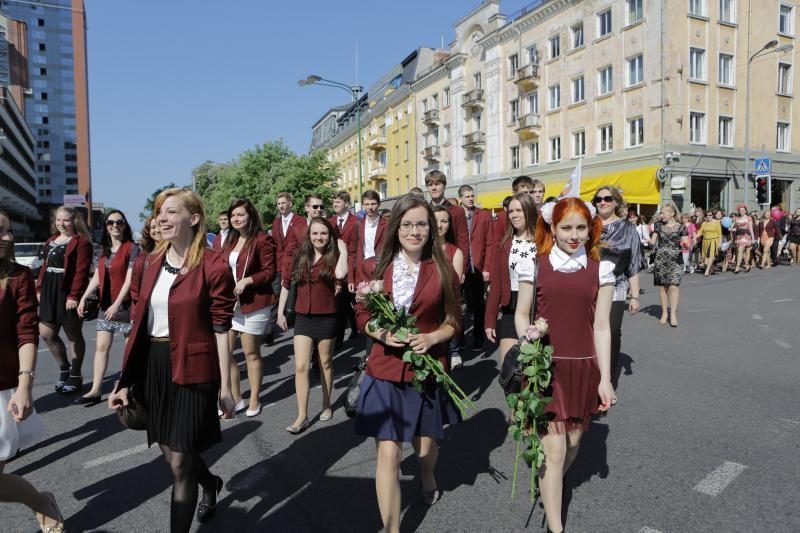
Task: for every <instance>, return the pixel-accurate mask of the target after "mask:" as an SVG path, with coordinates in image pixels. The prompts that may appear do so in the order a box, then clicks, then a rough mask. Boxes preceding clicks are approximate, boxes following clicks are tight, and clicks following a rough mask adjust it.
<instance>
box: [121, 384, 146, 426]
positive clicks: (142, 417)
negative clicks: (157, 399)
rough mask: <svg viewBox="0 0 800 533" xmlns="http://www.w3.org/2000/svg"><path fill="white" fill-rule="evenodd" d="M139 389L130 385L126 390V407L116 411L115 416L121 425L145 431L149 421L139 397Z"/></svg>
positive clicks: (138, 386) (137, 386)
mask: <svg viewBox="0 0 800 533" xmlns="http://www.w3.org/2000/svg"><path fill="white" fill-rule="evenodd" d="M140 389H141V386H140V385H131V387H130V388H129V389H128V405H126V406H125V407H123V408H122V409H117V416H118V417H119V421H120V422H121V423H122V425H123V426H125V427H126V428H128V429H133V430H136V431H141V430H144V429H147V423H148V422H149V421H150V416H149V415H148V413H147V409H145V407H144V403H143V402H142V400H141V397H140V396H139V390H140Z"/></svg>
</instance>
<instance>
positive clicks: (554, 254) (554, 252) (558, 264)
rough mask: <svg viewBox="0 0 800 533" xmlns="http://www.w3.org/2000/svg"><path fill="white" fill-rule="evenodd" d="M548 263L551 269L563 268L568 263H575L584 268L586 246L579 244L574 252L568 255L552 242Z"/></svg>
mask: <svg viewBox="0 0 800 533" xmlns="http://www.w3.org/2000/svg"><path fill="white" fill-rule="evenodd" d="M549 257H550V265H552V267H553V270H560V269H563V268H564V267H565V266H567V265H569V264H570V263H577V264H578V265H580V267H581V268H586V247H585V246H583V245H581V247H580V248H578V249H577V250H576V251H575V253H574V254H572V255H568V254H567V253H566V252H565V251H563V250H562V249H561V248H559V247H558V245H557V244H556V243H553V248H552V249H551V250H550V256H549Z"/></svg>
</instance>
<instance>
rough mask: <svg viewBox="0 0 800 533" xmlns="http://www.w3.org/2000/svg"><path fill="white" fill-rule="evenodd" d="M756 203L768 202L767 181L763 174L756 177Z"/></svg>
mask: <svg viewBox="0 0 800 533" xmlns="http://www.w3.org/2000/svg"><path fill="white" fill-rule="evenodd" d="M756 203H757V204H759V205H763V204H768V203H769V181H768V180H767V178H766V177H764V176H759V177H757V178H756Z"/></svg>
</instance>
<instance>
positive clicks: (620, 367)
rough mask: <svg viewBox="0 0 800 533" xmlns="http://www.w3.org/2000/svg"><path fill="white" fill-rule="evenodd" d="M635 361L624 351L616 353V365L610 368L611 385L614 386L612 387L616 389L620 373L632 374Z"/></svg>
mask: <svg viewBox="0 0 800 533" xmlns="http://www.w3.org/2000/svg"><path fill="white" fill-rule="evenodd" d="M635 362H636V361H634V360H633V357H631V356H630V355H628V354H626V353H625V352H620V353H619V354H618V355H617V367H616V368H613V369H612V370H611V385H613V386H614V389H616V388H617V386H618V385H619V377H620V375H623V374H624V375H626V376H632V375H633V363H635Z"/></svg>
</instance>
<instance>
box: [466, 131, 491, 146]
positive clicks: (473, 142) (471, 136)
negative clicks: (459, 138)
mask: <svg viewBox="0 0 800 533" xmlns="http://www.w3.org/2000/svg"><path fill="white" fill-rule="evenodd" d="M485 146H486V134H485V133H483V132H482V131H473V132H472V133H467V134H466V135H464V143H463V144H462V145H461V147H462V148H464V149H465V150H476V151H483V149H484V148H485Z"/></svg>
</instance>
